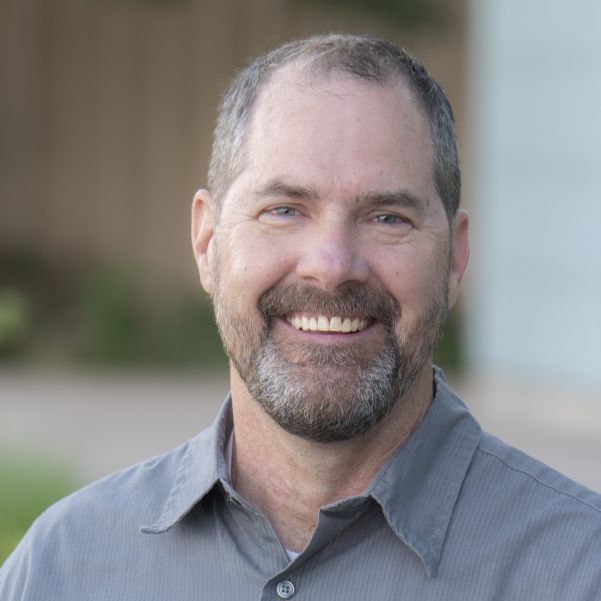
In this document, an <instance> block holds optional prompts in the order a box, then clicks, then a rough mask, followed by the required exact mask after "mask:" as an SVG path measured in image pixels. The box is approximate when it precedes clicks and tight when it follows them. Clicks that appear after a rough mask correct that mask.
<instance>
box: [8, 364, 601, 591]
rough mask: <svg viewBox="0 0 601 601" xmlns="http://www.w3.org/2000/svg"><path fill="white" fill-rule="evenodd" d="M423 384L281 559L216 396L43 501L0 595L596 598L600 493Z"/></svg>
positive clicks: (442, 390)
mask: <svg viewBox="0 0 601 601" xmlns="http://www.w3.org/2000/svg"><path fill="white" fill-rule="evenodd" d="M435 379H436V390H437V392H436V395H435V398H434V401H433V403H432V406H431V408H430V410H429V411H428V413H427V415H426V416H425V418H424V419H423V420H422V423H421V424H420V425H419V427H418V428H417V430H416V431H415V433H414V434H413V435H412V436H411V438H410V439H409V440H408V441H407V442H406V443H405V444H404V445H403V446H402V447H400V448H399V449H398V451H397V452H396V453H395V455H394V456H393V457H392V458H391V459H390V461H389V462H388V463H387V465H385V466H384V467H383V468H382V469H381V470H380V472H379V473H378V474H377V476H376V477H375V478H374V481H373V482H372V484H371V486H370V488H369V490H368V491H367V492H366V494H365V495H364V496H360V497H353V498H349V499H343V500H341V501H339V502H337V503H334V504H332V505H329V506H327V507H323V508H322V510H321V512H320V515H319V522H318V526H317V528H316V530H315V533H314V535H313V538H312V540H311V541H310V543H309V545H308V547H307V548H306V549H305V550H304V551H303V553H301V554H300V555H299V556H298V557H297V558H296V559H294V560H293V561H292V562H291V561H290V560H289V559H288V556H287V554H286V552H285V551H284V549H283V548H282V546H281V544H280V543H279V541H278V540H277V538H276V536H275V534H274V532H273V529H272V528H271V525H270V524H269V523H268V522H267V520H266V519H265V518H264V517H263V516H262V515H261V514H260V513H258V512H257V511H255V510H254V509H253V508H252V507H249V506H248V505H247V504H246V503H245V502H244V500H243V499H241V498H240V497H239V495H237V493H236V491H235V490H234V489H233V488H232V486H231V484H230V483H229V481H228V478H227V467H226V462H225V458H224V453H223V449H224V445H225V440H226V436H227V432H228V429H229V428H231V418H230V411H229V404H228V403H226V404H225V405H224V407H223V409H222V411H221V413H220V415H219V416H218V418H217V420H216V422H215V424H214V425H213V426H212V427H211V428H209V429H208V430H206V431H204V432H202V433H201V434H199V435H198V436H197V437H196V438H195V439H193V440H192V441H190V442H188V443H186V444H184V445H182V446H181V447H179V448H178V449H175V450H174V451H172V452H171V453H168V454H166V455H163V456H161V457H158V458H155V459H152V460H150V461H148V462H145V463H142V464H139V465H137V466H134V467H132V468H129V469H127V470H124V471H122V472H119V473H117V474H114V475H112V476H109V477H108V478H106V479H104V480H102V481H100V482H98V483H96V484H93V485H91V486H89V487H87V488H85V489H83V490H81V491H79V492H78V493H76V494H74V495H72V496H71V497H68V498H67V499H65V500H63V501H61V502H59V503H58V504H56V505H55V506H53V507H52V508H50V509H49V510H48V511H47V512H46V513H45V514H44V515H43V516H41V517H40V518H39V519H38V520H37V521H36V523H35V524H34V525H33V526H32V528H31V530H30V531H29V533H28V534H27V535H26V537H25V538H24V539H23V541H22V542H21V544H20V545H19V547H18V548H17V549H16V551H15V552H14V553H13V555H12V556H11V557H10V558H9V559H8V560H7V561H6V563H5V564H4V565H3V566H2V568H0V600H1V601H17V600H19V601H42V600H44V601H59V600H60V601H75V600H77V601H89V600H98V601H100V600H102V601H116V600H127V601H142V600H144V601H155V600H157V601H158V600H171V599H177V600H182V601H187V600H195V601H198V600H207V601H208V600H221V599H224V600H225V599H227V600H228V601H229V600H232V599H235V600H240V601H246V600H249V599H253V600H259V599H261V600H272V601H273V600H277V599H280V598H282V597H281V594H290V592H291V590H292V588H291V587H290V586H289V585H287V586H280V589H279V590H280V593H281V594H278V584H280V583H282V582H288V583H292V585H293V587H294V592H293V594H292V597H290V598H293V599H295V600H296V599H298V600H301V599H307V600H317V599H328V600H330V599H344V600H345V601H349V600H350V601H352V600H361V601H364V600H366V599H376V600H383V601H387V600H402V599H407V600H417V599H419V600H420V601H434V600H440V601H443V600H444V601H454V600H461V601H469V600H474V601H476V600H477V601H482V600H494V601H537V600H541V601H542V600H544V601H560V600H561V601H600V600H601V497H600V496H599V495H597V494H596V493H593V492H591V491H588V490H586V489H585V488H583V487H581V486H579V485H577V484H575V483H573V482H571V481H570V480H568V479H566V478H565V477H563V476H561V475H560V474H558V473H557V472H555V471H553V470H551V469H550V468H548V467H546V466H544V465H542V464H541V463H539V462H537V461H535V460H534V459H531V458H530V457H527V456H526V455H524V454H523V453H521V452H519V451H517V450H515V449H512V448H511V447H508V446H507V445H505V444H503V443H502V442H501V441H499V440H497V439H495V438H494V437H492V436H490V435H488V434H486V433H483V432H482V431H481V429H480V427H479V426H478V424H477V423H476V421H475V420H474V419H473V418H472V417H471V415H470V414H469V412H468V411H467V409H466V408H465V406H464V405H463V403H462V402H461V401H460V400H459V399H458V398H457V397H456V396H455V394H454V393H453V392H452V391H451V390H450V389H449V387H448V386H447V384H446V382H445V381H444V377H443V376H442V374H441V372H439V371H438V370H437V371H436V372H435Z"/></svg>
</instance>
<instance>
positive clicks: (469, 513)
mask: <svg viewBox="0 0 601 601" xmlns="http://www.w3.org/2000/svg"><path fill="white" fill-rule="evenodd" d="M209 180H210V188H211V191H212V192H209V191H207V190H201V191H199V192H198V193H197V195H196V197H195V199H194V203H193V210H192V240H193V247H194V253H195V257H196V261H197V264H198V269H199V273H200V280H201V283H202V286H203V287H204V289H205V290H206V291H207V293H208V294H209V295H210V296H211V298H212V300H213V303H214V307H215V315H216V321H217V324H218V326H219V330H220V332H221V336H222V339H223V343H224V346H225V348H226V350H227V353H228V356H229V359H230V375H231V395H230V397H229V398H228V400H227V402H226V404H225V406H224V407H223V409H222V412H221V413H220V415H219V416H218V418H217V420H216V422H215V424H214V425H213V426H212V427H211V428H209V429H208V430H206V431H205V432H202V433H201V434H200V435H199V436H198V437H197V438H195V439H194V440H192V441H190V442H189V443H186V444H185V445H183V446H182V447H180V448H179V449H176V450H175V451H173V452H171V453H168V454H166V455H164V456H162V457H158V458H155V459H153V460H151V461H149V462H146V463H143V464H141V465H138V466H134V467H133V468H130V469H129V470H125V471H123V472H120V473H118V474H116V475H113V476H110V477H108V478H107V479H105V480H103V481H101V482H99V483H96V484H94V485H92V486H90V487H88V488H87V489H84V490H83V491H80V492H79V493H76V494H75V495H73V496H72V497H70V498H67V499H66V500H64V501H62V502H60V503H58V504H57V505H55V506H54V507H52V508H51V509H50V510H48V511H47V512H46V514H45V515H44V516H43V517H41V518H40V519H39V520H38V521H37V522H36V524H35V525H34V526H33V527H32V529H31V530H30V532H29V533H28V535H27V536H26V537H25V539H24V540H23V542H22V543H21V544H20V546H19V547H18V549H17V550H16V551H15V553H14V554H13V556H12V557H11V558H10V559H9V560H8V561H7V563H6V564H5V566H4V567H3V568H2V572H1V573H0V597H1V598H2V600H3V601H4V600H7V601H13V600H17V599H19V600H24V599H27V600H34V599H35V600H37V599H44V600H59V599H60V600H61V601H67V600H75V599H77V600H78V601H79V600H87V599H102V600H103V601H110V600H113V599H127V600H128V601H137V600H141V599H144V600H145V601H149V600H154V599H178V600H185V599H207V600H209V599H210V600H214V599H215V600H217V599H278V598H283V599H287V598H291V597H293V596H294V597H298V598H299V599H345V600H347V599H361V600H364V599H378V600H387V599H390V600H392V599H395V600H397V599H421V600H433V599H440V600H442V599H444V600H445V601H449V600H453V599H461V600H462V601H465V600H471V599H473V600H478V601H481V600H483V599H496V600H511V601H516V600H524V601H526V600H527V601H533V600H537V599H541V600H542V599H544V600H545V601H548V600H553V599H557V600H560V599H561V600H568V599H569V600H583V601H584V600H587V601H588V600H590V601H592V600H593V599H601V498H600V497H599V496H598V495H596V494H594V493H592V492H590V491H587V490H585V489H584V488H582V487H580V486H578V485H576V484H574V483H572V482H570V481H569V480H567V479H566V478H564V477H562V476H561V475H559V474H557V473H555V472H553V471H552V470H550V469H548V468H546V467H545V466H543V465H541V464H539V463H538V462H536V461H534V460H533V459H530V458H528V457H526V456H525V455H523V454H522V453H520V452H519V451H516V450H514V449H511V448H509V447H507V446H506V445H504V444H503V443H501V442H499V441H498V440H496V439H494V438H493V437H491V436H489V435H487V434H485V433H483V432H482V431H481V429H480V427H479V426H478V424H477V423H476V422H475V420H474V419H473V418H472V417H471V416H470V414H469V412H468V411H467V409H466V408H465V406H464V405H463V404H462V403H461V401H460V400H459V399H458V398H457V397H456V396H455V395H454V393H453V392H452V391H451V390H450V389H449V387H448V386H447V384H446V382H445V379H444V376H443V375H442V373H441V372H440V371H439V370H436V369H434V370H433V366H432V350H433V347H434V345H435V343H436V340H437V338H438V335H439V332H440V329H441V327H442V325H443V323H444V321H445V317H446V312H447V309H448V308H450V307H451V306H452V305H453V304H454V303H455V301H456V299H457V294H458V288H459V283H460V281H461V277H462V275H463V272H464V270H465V267H466V264H467V260H468V254H469V251H468V217H467V214H466V213H465V212H464V211H462V210H460V209H459V208H458V205H459V168H458V160H457V149H456V144H455V135H454V126H453V118H452V112H451V108H450V106H449V104H448V101H447V100H446V98H445V96H444V94H443V93H442V91H441V90H440V88H439V87H438V85H437V84H436V83H435V82H434V81H433V80H432V79H431V78H430V77H429V76H428V74H427V73H426V71H425V70H424V68H423V67H422V66H421V65H420V64H419V63H418V62H417V61H416V60H415V59H413V58H412V57H410V56H408V55H407V54H406V53H405V52H404V51H402V50H400V49H399V48H397V47H396V46H394V45H392V44H389V43H387V42H383V41H381V40H377V39H371V38H367V37H357V36H343V35H332V36H324V37H317V38H312V39H308V40H304V41H301V42H297V43H293V44H290V45H287V46H284V47H282V48H280V49H278V50H275V51H274V52H272V53H270V54H269V55H267V56H265V57H262V58H260V59H258V60H257V61H256V62H255V63H253V65H251V66H250V67H248V68H247V69H246V70H245V71H243V72H242V73H241V74H240V75H239V76H238V78H237V79H236V80H235V81H234V82H233V84H232V86H231V87H230V89H229V91H228V92H227V94H226V95H225V97H224V100H223V103H222V107H221V112H220V117H219V121H218V125H217V129H216V133H215V143H214V148H213V156H212V161H211V166H210V173H209Z"/></svg>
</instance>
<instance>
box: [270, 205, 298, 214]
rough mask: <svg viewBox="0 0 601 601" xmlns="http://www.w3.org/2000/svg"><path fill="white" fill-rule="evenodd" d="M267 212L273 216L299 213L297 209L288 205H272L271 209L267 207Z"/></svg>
mask: <svg viewBox="0 0 601 601" xmlns="http://www.w3.org/2000/svg"><path fill="white" fill-rule="evenodd" d="M267 213H268V214H269V215H274V216H275V217H296V216H297V215H300V212H299V211H298V209H295V208H294V207H288V206H282V207H274V208H273V209H269V211H267Z"/></svg>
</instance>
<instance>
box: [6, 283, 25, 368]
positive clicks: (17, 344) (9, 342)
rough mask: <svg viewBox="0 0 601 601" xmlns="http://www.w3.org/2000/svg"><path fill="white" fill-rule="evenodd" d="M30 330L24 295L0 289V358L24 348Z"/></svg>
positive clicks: (9, 289) (12, 290)
mask: <svg viewBox="0 0 601 601" xmlns="http://www.w3.org/2000/svg"><path fill="white" fill-rule="evenodd" d="M30 329H31V318H30V315H29V305H28V302H27V299H26V298H25V295H23V294H22V293H21V292H20V291H19V290H14V289H11V288H3V289H0V357H2V356H7V357H10V356H11V355H14V354H17V353H18V352H19V350H20V349H22V348H23V347H24V346H25V343H26V341H27V337H28V334H29V331H30Z"/></svg>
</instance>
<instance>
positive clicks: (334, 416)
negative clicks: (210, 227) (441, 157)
mask: <svg viewBox="0 0 601 601" xmlns="http://www.w3.org/2000/svg"><path fill="white" fill-rule="evenodd" d="M246 154H247V162H246V165H245V169H244V170H243V172H242V173H241V174H240V176H239V177H238V178H237V179H236V180H235V181H234V182H233V184H232V185H231V187H230V189H229V191H228V194H227V196H226V197H225V199H223V206H222V208H221V212H220V217H219V220H218V223H217V225H216V227H215V233H214V236H213V238H212V241H211V243H210V245H209V251H208V264H209V268H208V272H209V274H210V275H209V276H206V277H204V278H203V285H204V286H205V288H207V290H208V291H209V292H210V294H211V296H212V298H213V301H214V305H215V312H216V319H217V324H218V326H219V329H220V332H221V336H222V339H223V342H224V346H225V348H226V350H227V352H228V355H229V357H230V360H231V363H232V367H233V369H235V370H236V371H237V373H238V375H239V376H240V378H241V379H242V381H243V382H244V383H245V385H246V388H247V389H248V391H249V393H250V395H251V396H252V397H253V398H254V399H255V401H257V402H258V403H259V404H260V405H261V406H262V407H263V408H264V409H265V411H266V412H267V413H268V414H269V415H270V416H271V417H272V418H273V419H274V420H275V421H276V422H277V423H279V424H280V425H281V426H282V427H283V428H285V429H286V430H288V431H289V432H291V433H293V434H297V435H299V436H302V437H304V438H307V439H310V440H319V441H332V440H342V439H346V438H350V437H353V436H357V435H359V434H362V433H364V432H366V431H368V430H369V429H370V428H371V427H373V425H374V424H375V423H377V422H378V421H379V420H380V419H381V418H382V417H383V416H384V415H386V414H387V413H388V412H389V411H390V410H391V409H392V408H393V407H394V406H395V405H396V404H397V403H398V402H402V401H403V399H404V398H405V397H406V395H407V394H409V392H410V390H411V387H412V386H413V384H414V382H415V380H416V378H417V377H418V375H419V374H421V373H423V372H424V370H426V369H427V370H429V369H430V362H431V353H432V348H433V346H434V344H435V341H436V339H437V336H438V334H439V331H440V328H441V326H442V324H443V322H444V319H445V316H446V310H447V305H448V300H449V298H451V300H453V299H454V298H455V294H456V290H455V289H456V282H457V281H458V280H457V278H455V277H454V276H453V277H452V278H451V286H452V290H451V291H449V273H450V272H453V270H454V267H453V265H454V263H453V260H452V259H451V260H450V257H452V252H451V251H450V248H451V246H450V229H449V224H448V221H447V218H446V214H445V211H444V209H443V206H442V203H441V201H440V199H439V198H438V196H437V193H436V189H435V186H434V181H433V177H432V148H431V136H430V129H429V125H428V122H427V121H426V118H425V116H424V115H423V114H422V111H421V109H419V108H418V105H417V102H416V101H415V99H414V97H413V95H412V94H411V92H409V91H408V90H407V89H406V87H405V86H403V85H401V84H396V85H392V84H391V85H390V86H384V87H380V86H370V85H366V84H364V83H361V82H357V81H354V80H350V79H348V78H338V79H333V80H331V81H328V82H319V83H312V84H309V85H307V83H306V82H302V81H301V80H299V79H298V78H297V77H295V76H294V74H289V75H288V76H285V75H282V74H280V75H279V76H276V78H275V81H274V82H272V83H270V84H268V86H267V87H266V89H264V90H263V92H262V93H261V94H260V96H259V98H258V100H257V104H256V106H255V111H254V114H253V117H252V120H251V124H250V128H249V131H248V134H247V140H246ZM201 271H202V270H201Z"/></svg>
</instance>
